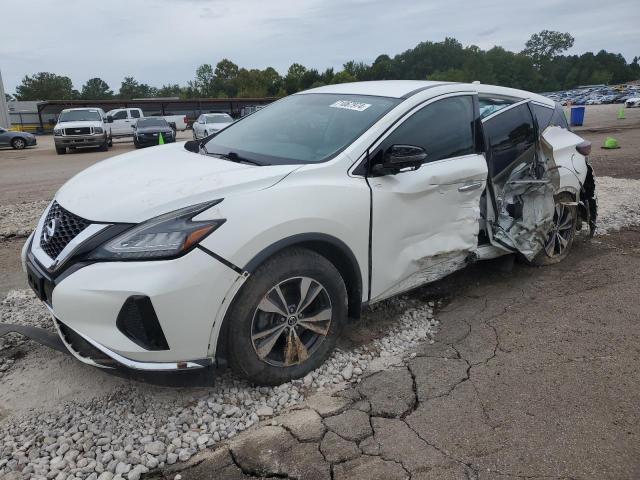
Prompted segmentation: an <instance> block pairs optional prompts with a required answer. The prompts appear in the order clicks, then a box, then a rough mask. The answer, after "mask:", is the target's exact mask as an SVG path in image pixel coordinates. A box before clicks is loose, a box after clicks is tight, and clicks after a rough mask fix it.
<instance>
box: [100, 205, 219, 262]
mask: <svg viewBox="0 0 640 480" xmlns="http://www.w3.org/2000/svg"><path fill="white" fill-rule="evenodd" d="M221 201H222V200H216V201H213V202H207V203H200V204H198V205H193V206H191V207H187V208H183V209H180V210H176V211H174V212H170V213H166V214H164V215H160V216H159V217H156V218H152V219H151V220H148V221H146V222H144V223H141V224H140V225H137V226H135V227H133V228H131V229H130V230H127V231H126V232H124V233H122V234H121V235H118V236H117V237H116V238H114V239H113V240H110V241H108V242H107V243H105V244H104V245H102V246H100V247H98V248H97V249H96V250H95V251H94V252H93V253H91V254H90V255H89V258H90V259H93V260H125V259H127V260H129V259H139V260H147V259H160V258H172V257H176V256H179V255H182V254H184V253H187V252H188V251H190V250H191V249H192V248H194V247H195V246H196V245H197V244H198V243H199V242H200V241H201V240H202V239H204V238H205V237H206V236H207V235H209V234H210V233H211V232H213V231H214V230H216V229H217V228H218V227H219V226H220V225H222V224H223V223H224V222H225V220H220V219H218V220H204V221H193V220H192V218H193V217H195V216H196V215H198V214H199V213H201V212H203V211H205V210H206V209H208V208H210V207H212V206H214V205H216V204H218V203H220V202H221Z"/></svg>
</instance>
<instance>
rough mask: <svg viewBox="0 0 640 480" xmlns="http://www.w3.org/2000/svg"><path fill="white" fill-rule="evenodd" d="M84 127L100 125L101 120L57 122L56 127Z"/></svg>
mask: <svg viewBox="0 0 640 480" xmlns="http://www.w3.org/2000/svg"><path fill="white" fill-rule="evenodd" d="M84 127H102V122H100V121H98V120H85V121H82V122H58V124H57V125H56V128H84Z"/></svg>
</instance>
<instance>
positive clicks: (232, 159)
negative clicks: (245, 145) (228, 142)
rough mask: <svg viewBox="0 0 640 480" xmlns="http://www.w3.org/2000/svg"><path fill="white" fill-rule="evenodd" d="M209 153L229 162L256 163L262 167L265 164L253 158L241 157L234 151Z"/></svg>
mask: <svg viewBox="0 0 640 480" xmlns="http://www.w3.org/2000/svg"><path fill="white" fill-rule="evenodd" d="M211 155H216V156H218V157H220V158H224V159H225V160H229V161H230V162H236V163H248V164H251V165H257V166H259V167H263V166H264V165H265V164H264V163H260V162H256V161H255V160H250V159H248V158H244V157H241V156H240V155H238V154H237V153H236V152H229V153H227V154H226V155H225V154H224V153H212V154H211ZM267 165H268V164H267Z"/></svg>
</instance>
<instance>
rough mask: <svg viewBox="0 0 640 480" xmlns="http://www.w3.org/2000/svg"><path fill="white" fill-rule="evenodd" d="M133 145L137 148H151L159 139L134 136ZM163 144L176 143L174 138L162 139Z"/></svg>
mask: <svg viewBox="0 0 640 480" xmlns="http://www.w3.org/2000/svg"><path fill="white" fill-rule="evenodd" d="M133 139H134V143H135V144H136V145H137V146H139V147H152V146H154V145H158V144H159V143H158V142H159V137H137V136H134V137H133ZM162 139H163V141H164V143H174V142H175V141H176V137H175V136H171V137H168V138H167V137H163V138H162Z"/></svg>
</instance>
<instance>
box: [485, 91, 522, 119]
mask: <svg viewBox="0 0 640 480" xmlns="http://www.w3.org/2000/svg"><path fill="white" fill-rule="evenodd" d="M520 100H522V99H520V98H515V97H506V96H503V95H487V94H482V95H479V96H478V102H479V104H480V118H485V117H488V116H489V115H492V114H493V113H495V112H497V111H499V110H502V109H503V108H506V107H508V106H509V105H513V104H514V103H517V102H519V101H520Z"/></svg>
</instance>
